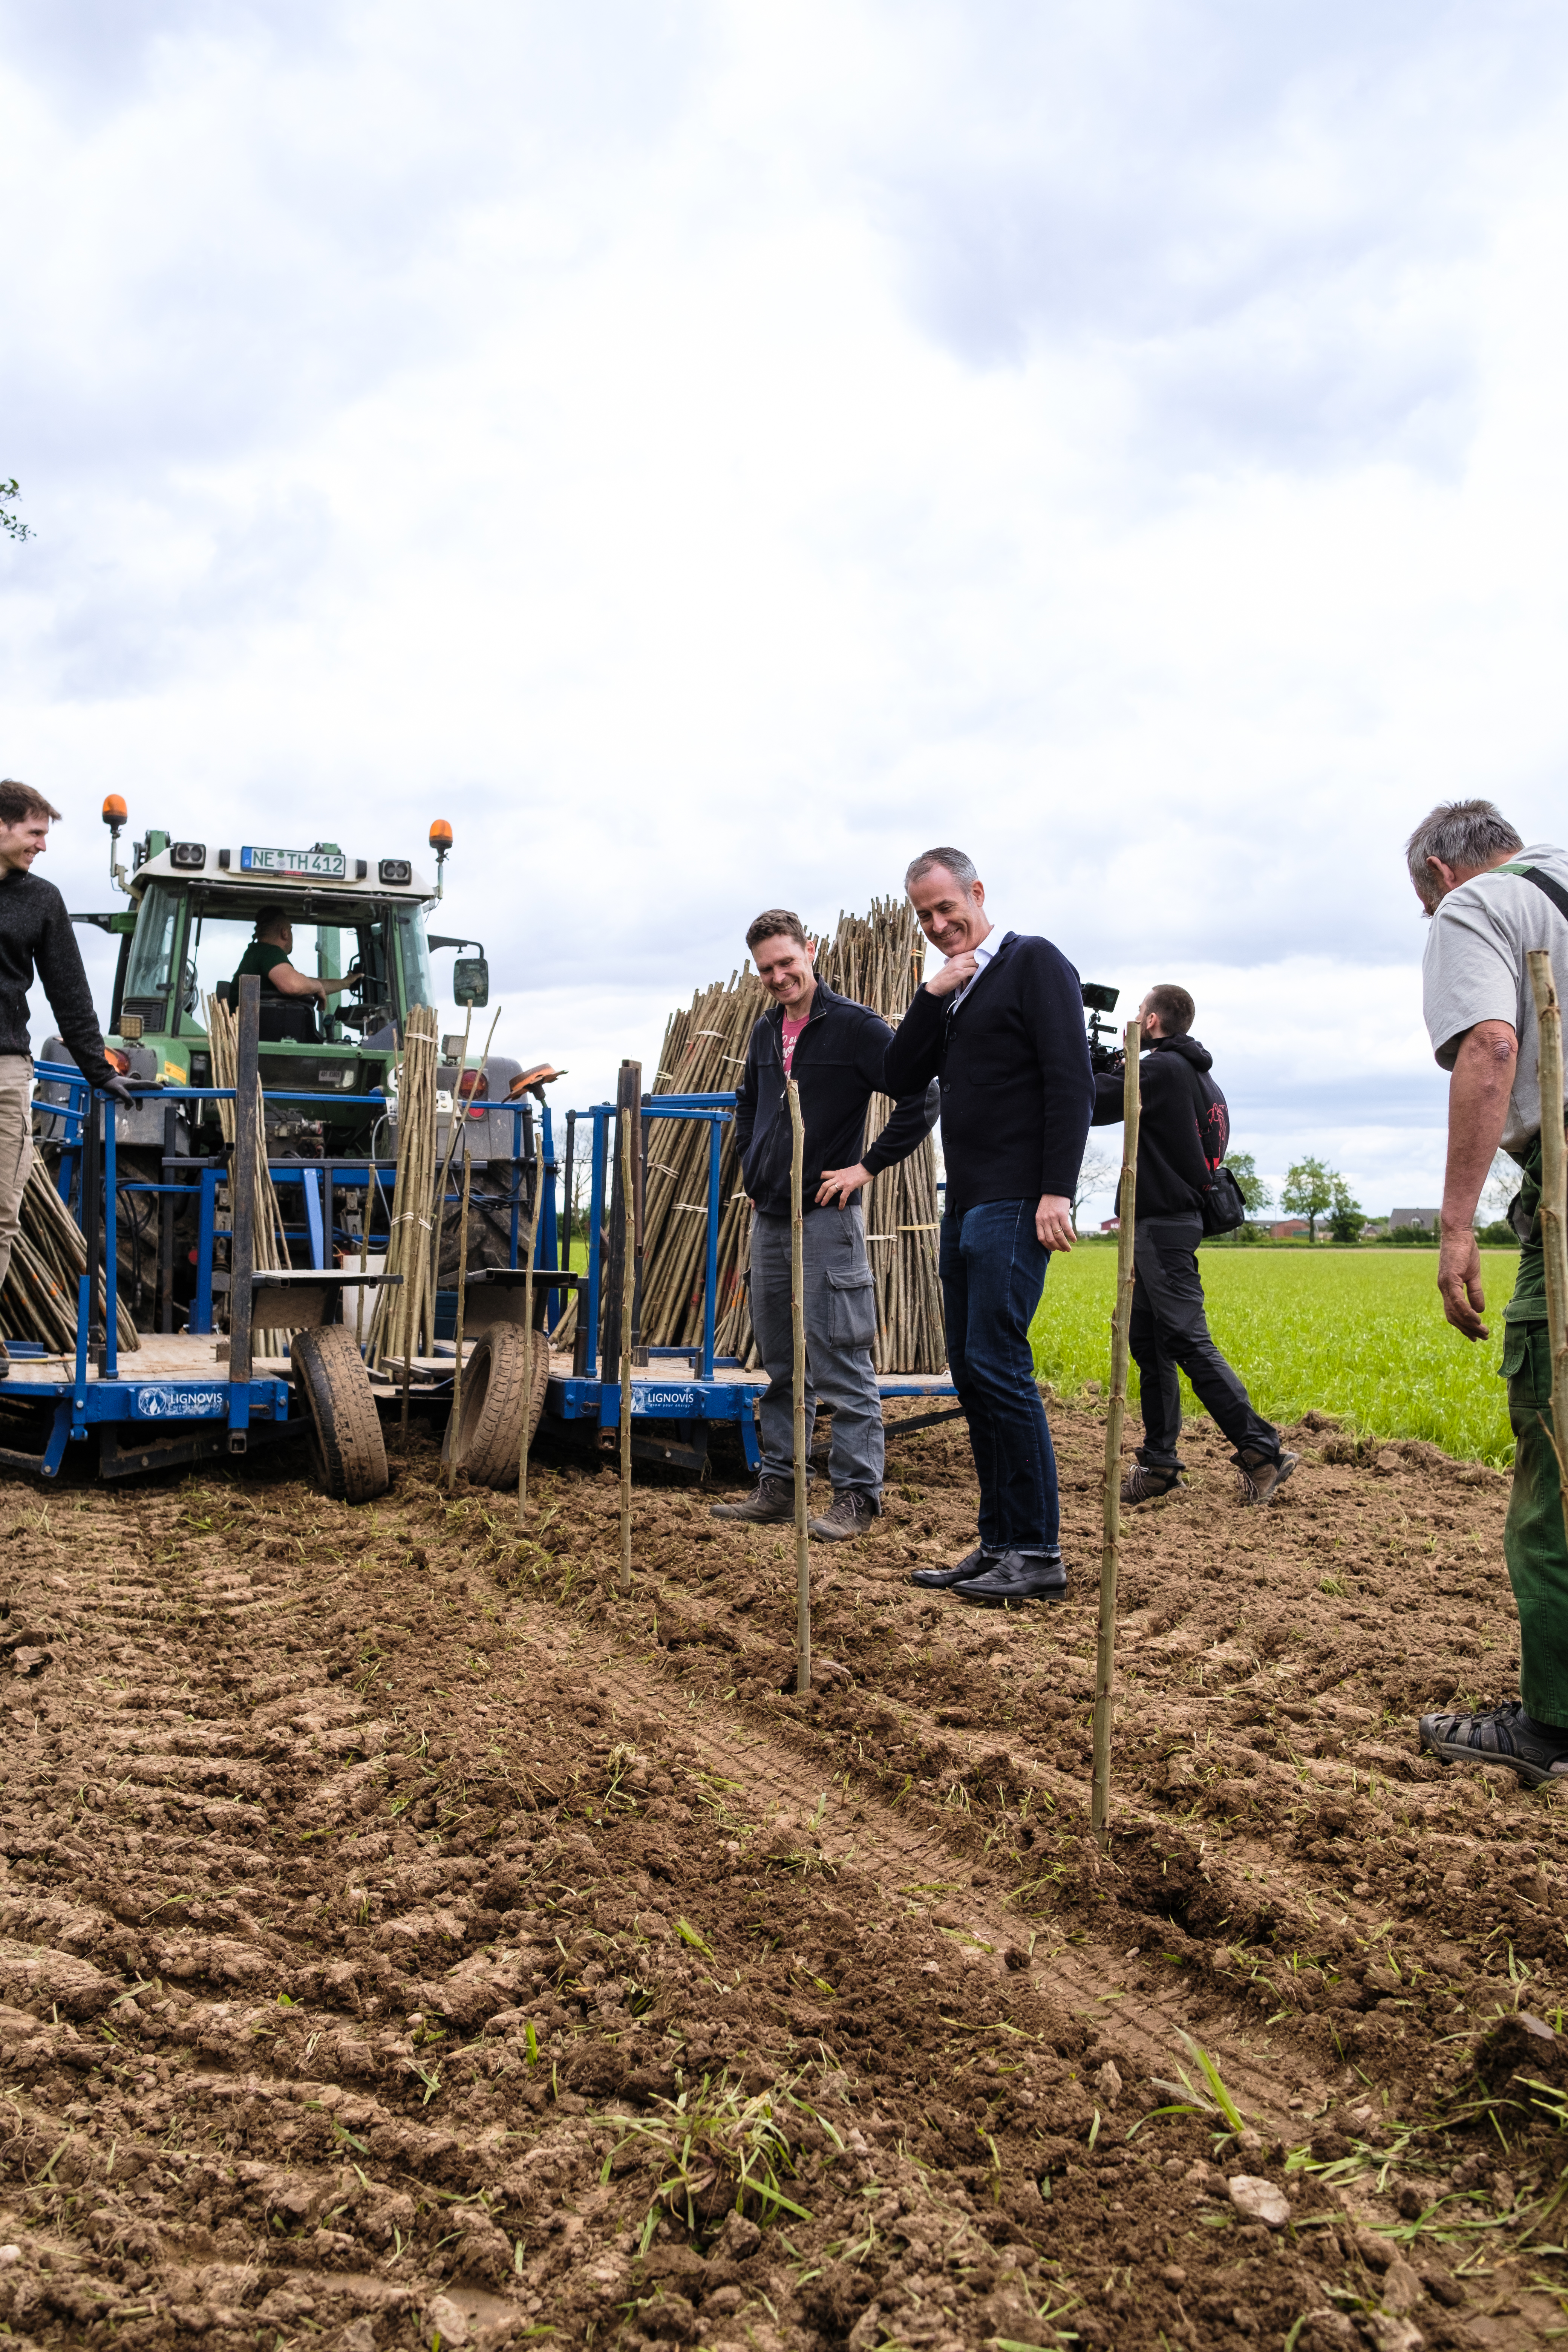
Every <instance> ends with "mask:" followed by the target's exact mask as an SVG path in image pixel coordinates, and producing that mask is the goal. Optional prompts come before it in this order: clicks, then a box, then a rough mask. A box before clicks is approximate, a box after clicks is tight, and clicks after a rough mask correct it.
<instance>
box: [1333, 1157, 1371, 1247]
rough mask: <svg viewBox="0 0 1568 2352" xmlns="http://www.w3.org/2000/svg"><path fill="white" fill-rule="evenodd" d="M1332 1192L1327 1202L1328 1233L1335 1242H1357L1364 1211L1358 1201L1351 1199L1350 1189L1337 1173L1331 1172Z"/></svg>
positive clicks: (1359, 1236) (1364, 1218)
mask: <svg viewBox="0 0 1568 2352" xmlns="http://www.w3.org/2000/svg"><path fill="white" fill-rule="evenodd" d="M1330 1172H1331V1177H1332V1180H1333V1192H1332V1194H1331V1199H1330V1202H1329V1231H1330V1232H1331V1234H1332V1235H1333V1237H1334V1239H1335V1241H1337V1242H1359V1241H1360V1239H1361V1237H1362V1230H1363V1226H1364V1225H1365V1223H1366V1211H1365V1210H1364V1209H1363V1207H1362V1204H1361V1202H1359V1201H1355V1200H1352V1198H1351V1188H1350V1186H1349V1185H1348V1184H1347V1183H1346V1182H1345V1180H1344V1178H1343V1177H1342V1175H1340V1174H1339V1173H1338V1171H1334V1170H1331V1171H1330Z"/></svg>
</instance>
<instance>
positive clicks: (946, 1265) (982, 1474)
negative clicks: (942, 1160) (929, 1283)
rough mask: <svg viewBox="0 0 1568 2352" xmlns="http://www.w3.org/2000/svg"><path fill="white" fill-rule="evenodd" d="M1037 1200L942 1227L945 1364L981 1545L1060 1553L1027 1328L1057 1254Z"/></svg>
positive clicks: (1053, 1464) (990, 1205)
mask: <svg viewBox="0 0 1568 2352" xmlns="http://www.w3.org/2000/svg"><path fill="white" fill-rule="evenodd" d="M1036 1207H1037V1202H1034V1201H987V1202H984V1205H983V1206H982V1207H980V1208H978V1209H965V1210H963V1211H962V1212H960V1213H957V1214H950V1215H948V1216H945V1217H944V1218H943V1219H942V1260H941V1264H942V1307H943V1310H944V1313H945V1318H946V1323H947V1361H948V1367H949V1370H951V1371H952V1385H953V1387H954V1388H955V1389H956V1390H957V1391H958V1401H959V1402H960V1404H962V1405H963V1411H964V1416H965V1418H966V1420H967V1421H968V1423H969V1443H970V1444H971V1445H972V1446H973V1450H974V1467H975V1470H976V1471H977V1473H978V1474H979V1478H980V1540H981V1542H982V1543H983V1544H984V1546H985V1548H986V1549H987V1550H990V1551H1054V1550H1055V1549H1056V1547H1057V1543H1058V1538H1059V1534H1060V1528H1061V1515H1060V1509H1059V1506H1058V1496H1057V1457H1056V1454H1055V1453H1054V1452H1053V1451H1052V1447H1051V1433H1050V1429H1049V1426H1048V1425H1047V1421H1046V1409H1045V1407H1044V1405H1043V1404H1042V1403H1041V1402H1040V1392H1039V1390H1038V1389H1037V1387H1036V1386H1035V1359H1034V1354H1033V1351H1032V1350H1031V1349H1030V1346H1029V1325H1030V1324H1031V1322H1032V1321H1033V1320H1034V1316H1035V1309H1036V1307H1038V1305H1039V1303H1040V1293H1041V1291H1042V1290H1043V1289H1044V1288H1045V1283H1046V1269H1047V1266H1048V1265H1049V1264H1050V1252H1049V1251H1048V1250H1047V1249H1042V1248H1041V1246H1040V1244H1039V1242H1038V1240H1037V1238H1036V1234H1035V1210H1036Z"/></svg>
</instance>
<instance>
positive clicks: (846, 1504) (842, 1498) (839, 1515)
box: [806, 1486, 881, 1543]
mask: <svg viewBox="0 0 1568 2352" xmlns="http://www.w3.org/2000/svg"><path fill="white" fill-rule="evenodd" d="M880 1517H881V1511H880V1509H879V1506H878V1503H877V1498H876V1496H874V1495H868V1494H867V1493H866V1491H865V1489H864V1488H863V1487H860V1486H841V1487H840V1488H839V1489H838V1492H837V1494H836V1495H835V1496H834V1497H833V1504H832V1507H831V1509H829V1510H826V1511H824V1512H823V1514H822V1517H820V1518H819V1519H808V1520H807V1521H806V1532H807V1533H808V1534H809V1535H814V1536H815V1537H816V1538H817V1540H818V1542H819V1543H847V1542H849V1541H850V1540H851V1538H853V1537H855V1536H864V1535H869V1534H870V1532H871V1529H872V1528H874V1527H875V1525H876V1523H877V1521H878V1520H879V1518H880Z"/></svg>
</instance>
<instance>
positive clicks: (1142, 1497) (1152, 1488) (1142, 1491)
mask: <svg viewBox="0 0 1568 2352" xmlns="http://www.w3.org/2000/svg"><path fill="white" fill-rule="evenodd" d="M1181 1483H1182V1474H1181V1472H1180V1471H1179V1470H1151V1469H1150V1467H1149V1465H1148V1464H1147V1463H1146V1462H1140V1463H1139V1465H1138V1466H1137V1468H1136V1469H1135V1470H1129V1472H1128V1473H1127V1475H1126V1477H1125V1478H1123V1480H1122V1481H1121V1499H1122V1501H1123V1502H1124V1503H1152V1502H1153V1501H1154V1499H1155V1497H1156V1496H1160V1495H1173V1494H1174V1493H1175V1491H1176V1488H1177V1487H1178V1486H1180V1485H1181Z"/></svg>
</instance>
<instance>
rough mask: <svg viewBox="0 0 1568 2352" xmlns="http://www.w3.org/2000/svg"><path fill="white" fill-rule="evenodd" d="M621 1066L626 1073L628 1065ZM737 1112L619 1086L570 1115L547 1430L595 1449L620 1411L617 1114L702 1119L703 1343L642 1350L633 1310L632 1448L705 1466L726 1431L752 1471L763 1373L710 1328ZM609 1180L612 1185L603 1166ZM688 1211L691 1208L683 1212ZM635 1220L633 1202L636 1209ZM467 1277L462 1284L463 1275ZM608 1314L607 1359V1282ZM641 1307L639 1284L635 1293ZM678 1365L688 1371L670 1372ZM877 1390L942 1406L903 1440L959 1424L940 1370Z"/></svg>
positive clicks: (722, 1100) (884, 1382)
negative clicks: (577, 1259) (576, 1217)
mask: <svg viewBox="0 0 1568 2352" xmlns="http://www.w3.org/2000/svg"><path fill="white" fill-rule="evenodd" d="M627 1067H628V1070H630V1069H633V1068H635V1065H628V1066H627ZM734 1115H735V1097H734V1096H733V1095H732V1094H668V1095H641V1096H635V1095H632V1094H630V1093H628V1091H627V1089H626V1087H623V1088H622V1094H621V1098H620V1099H619V1100H618V1101H616V1102H613V1103H595V1104H594V1105H593V1107H592V1108H590V1109H588V1110H586V1111H583V1112H579V1113H578V1114H577V1118H578V1121H579V1122H581V1121H582V1120H584V1119H587V1120H591V1121H592V1124H593V1139H592V1142H591V1144H590V1147H589V1165H590V1176H589V1205H588V1270H587V1274H586V1276H585V1277H584V1278H583V1280H582V1285H581V1292H580V1305H581V1308H582V1312H581V1314H580V1316H579V1319H578V1325H577V1338H576V1346H575V1349H574V1355H573V1358H572V1360H571V1363H570V1364H569V1365H568V1364H567V1363H566V1361H565V1360H564V1358H563V1357H552V1360H551V1371H550V1381H549V1385H548V1387H547V1389H546V1391H545V1404H544V1417H545V1425H546V1426H547V1427H550V1428H552V1429H553V1430H554V1431H556V1432H557V1433H561V1434H565V1435H573V1434H577V1435H589V1434H591V1435H592V1440H593V1442H594V1443H595V1444H597V1442H598V1432H599V1431H601V1430H605V1431H608V1430H612V1429H615V1428H616V1427H617V1426H618V1424H619V1421H620V1411H621V1384H620V1381H619V1378H618V1377H616V1378H608V1377H605V1372H603V1371H601V1370H600V1365H599V1356H600V1324H601V1307H602V1304H603V1301H604V1298H605V1264H604V1255H605V1252H604V1237H605V1230H606V1213H608V1227H609V1233H610V1236H611V1240H612V1244H613V1243H614V1241H615V1239H616V1236H617V1234H618V1233H619V1231H620V1230H621V1224H622V1222H623V1221H622V1214H621V1211H620V1206H619V1202H618V1199H616V1197H614V1196H615V1195H616V1192H617V1190H618V1182H619V1178H618V1170H619V1159H618V1155H616V1154H614V1153H613V1150H612V1144H613V1136H614V1131H615V1129H616V1125H617V1122H618V1120H619V1119H620V1118H625V1117H631V1118H635V1119H637V1120H638V1121H639V1122H640V1121H641V1120H645V1119H658V1118H670V1119H702V1120H705V1121H706V1122H707V1125H708V1199H707V1202H706V1205H705V1207H704V1208H703V1209H702V1210H701V1212H700V1213H701V1214H703V1215H705V1216H706V1218H707V1220H708V1234H707V1247H706V1249H705V1251H704V1253H703V1262H702V1337H701V1339H700V1341H698V1342H696V1343H695V1344H693V1345H690V1346H687V1347H679V1348H672V1347H649V1348H644V1347H643V1346H642V1345H641V1342H640V1335H639V1333H638V1331H637V1309H636V1308H635V1307H634V1311H633V1333H632V1341H633V1344H632V1383H631V1386H632V1451H633V1453H634V1454H637V1456H638V1457H639V1458H641V1459H642V1460H644V1461H650V1462H663V1463H668V1465H670V1466H671V1467H672V1468H676V1469H685V1470H700V1468H701V1467H702V1465H703V1463H704V1461H705V1460H706V1458H707V1453H708V1444H709V1438H710V1434H711V1433H713V1431H714V1430H715V1429H720V1430H725V1431H729V1430H732V1431H733V1432H734V1433H735V1434H736V1435H737V1436H738V1437H739V1439H740V1441H741V1445H742V1451H743V1453H744V1455H745V1460H746V1466H747V1468H748V1469H750V1470H752V1471H755V1470H757V1469H759V1468H760V1467H761V1465H762V1448H761V1445H760V1444H759V1442H758V1436H757V1424H756V1409H757V1405H758V1403H759V1402H760V1401H761V1399H762V1396H763V1391H765V1389H766V1387H767V1385H768V1383H767V1377H766V1375H765V1374H764V1373H762V1372H753V1371H746V1370H743V1369H742V1366H741V1364H740V1363H739V1362H738V1361H737V1360H736V1359H735V1358H734V1357H732V1356H717V1355H715V1353H714V1348H715V1332H716V1328H717V1321H718V1293H719V1223H720V1216H721V1207H722V1203H721V1199H720V1167H721V1159H722V1154H723V1140H724V1129H725V1127H726V1126H727V1125H728V1124H729V1123H730V1121H731V1120H732V1119H733V1118H734ZM612 1167H614V1168H615V1169H616V1171H617V1174H616V1179H615V1181H614V1182H612V1181H611V1178H610V1172H609V1171H610V1169H611V1168H612ZM693 1205H694V1204H693ZM640 1216H641V1202H640V1197H639V1199H638V1201H637V1218H638V1223H639V1235H638V1248H639V1252H640V1247H641V1241H640ZM469 1278H470V1280H472V1279H473V1277H472V1276H470V1277H469ZM608 1293H609V1306H610V1313H609V1316H608V1318H605V1320H606V1324H607V1330H608V1333H609V1335H610V1336H609V1337H607V1338H606V1339H605V1345H604V1349H603V1353H604V1355H605V1360H606V1369H607V1365H608V1360H610V1359H611V1358H618V1356H619V1352H620V1340H619V1286H618V1280H617V1279H614V1278H613V1279H612V1280H611V1281H610V1283H609V1285H608ZM637 1295H638V1297H639V1299H640V1284H639V1286H638V1294H637ZM678 1364H680V1365H684V1366H686V1367H688V1368H689V1369H688V1370H685V1371H684V1372H678V1371H677V1370H676V1367H677V1365H678ZM877 1386H878V1389H879V1392H880V1394H881V1397H882V1401H883V1403H884V1404H888V1403H891V1402H902V1401H905V1400H914V1399H922V1400H924V1399H930V1400H931V1401H932V1402H935V1401H937V1400H939V1399H952V1400H953V1402H952V1403H951V1404H948V1405H945V1406H943V1407H942V1409H941V1410H939V1411H936V1412H929V1413H921V1414H915V1415H911V1416H910V1417H909V1418H908V1419H905V1420H900V1421H895V1422H891V1423H889V1424H888V1432H887V1433H888V1436H889V1438H898V1437H905V1436H909V1435H911V1434H912V1433H914V1432H915V1431H916V1430H921V1429H930V1428H931V1427H933V1426H934V1425H935V1424H936V1423H939V1422H945V1421H952V1420H954V1419H956V1418H957V1417H958V1415H959V1413H960V1412H961V1410H962V1408H961V1407H960V1406H959V1405H958V1403H957V1402H956V1399H957V1391H955V1389H954V1388H953V1385H952V1376H951V1375H950V1374H949V1373H947V1372H945V1371H943V1372H893V1373H883V1374H880V1375H879V1378H878V1381H877Z"/></svg>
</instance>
